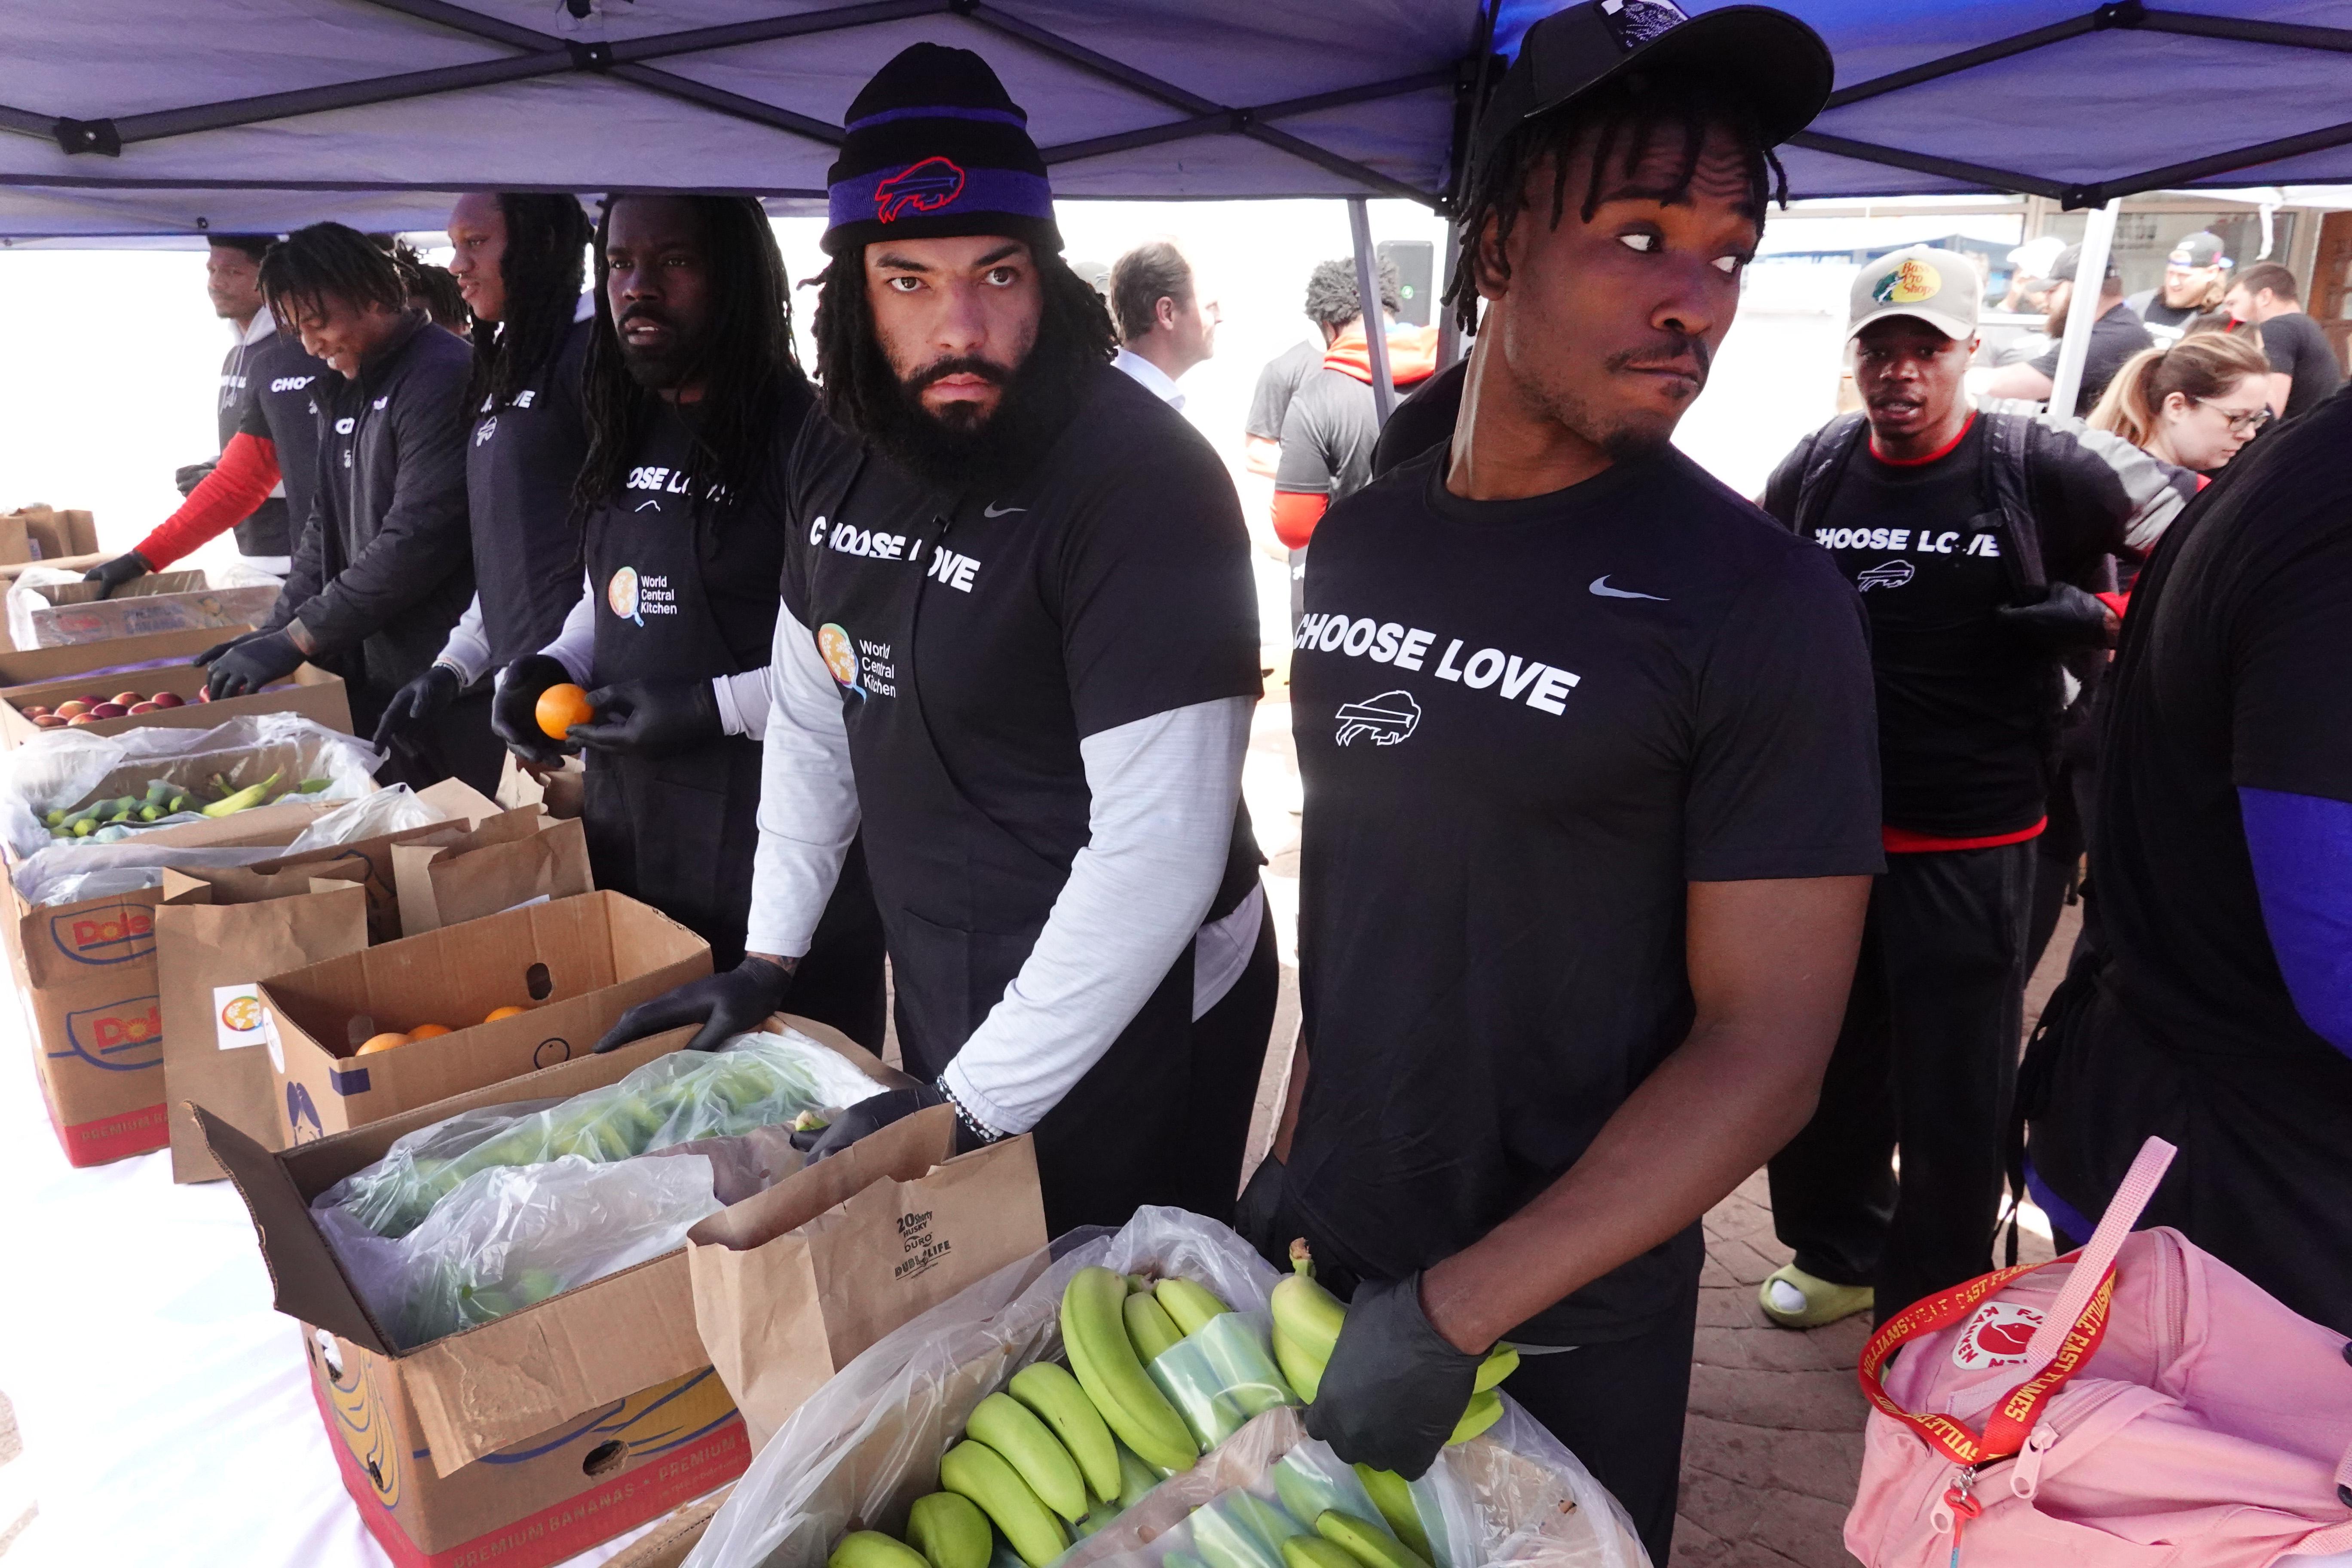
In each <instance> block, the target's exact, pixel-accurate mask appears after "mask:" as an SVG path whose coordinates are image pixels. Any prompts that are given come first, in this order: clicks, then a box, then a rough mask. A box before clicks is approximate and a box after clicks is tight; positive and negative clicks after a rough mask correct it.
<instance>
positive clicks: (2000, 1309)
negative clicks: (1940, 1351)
mask: <svg viewBox="0 0 2352 1568" xmlns="http://www.w3.org/2000/svg"><path fill="white" fill-rule="evenodd" d="M2041 1326H2042V1314H2041V1313H2040V1312H2038V1311H2035V1310H2033V1309H2032V1308H2031V1307H2024V1306H2020V1305H2018V1304H2017V1303H2015V1302H2013V1301H1988V1302H1986V1303H1985V1304H1984V1305H1983V1306H1982V1307H1979V1309H1977V1315H1976V1316H1975V1317H1973V1318H1970V1319H1969V1321H1967V1322H1965V1323H1963V1324H1961V1325H1960V1331H1959V1333H1958V1335H1956V1336H1955V1337H1954V1338H1953V1340H1952V1364H1953V1365H1954V1366H1956V1367H1958V1368H1959V1369H1960V1370H1961V1371H1962V1372H1982V1371H1984V1370H1985V1369H1986V1368H1987V1367H1995V1366H2019V1365H2022V1364H2023V1363H2024V1361H2025V1350H2026V1347H2027V1346H2028V1345H2030V1344H2032V1342H2033V1331H2034V1330H2036V1329H2038V1328H2040V1327H2041Z"/></svg>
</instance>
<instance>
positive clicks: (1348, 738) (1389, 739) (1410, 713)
mask: <svg viewBox="0 0 2352 1568" xmlns="http://www.w3.org/2000/svg"><path fill="white" fill-rule="evenodd" d="M1335 716H1336V717H1337V718H1338V719H1339V734H1338V735H1337V736H1335V737H1334V739H1336V740H1337V741H1338V742H1339V744H1341V745H1343V746H1346V745H1351V744H1353V743H1354V742H1356V741H1357V740H1358V739H1359V738H1360V737H1362V736H1366V735H1369V736H1370V737H1371V740H1372V744H1373V745H1375V746H1393V745H1395V744H1396V743H1397V742H1399V741H1402V740H1404V739H1406V738H1407V737H1409V736H1410V735H1411V734H1412V732H1413V731H1415V730H1417V729H1419V728H1420V727H1421V704H1420V703H1418V702H1415V701H1414V700H1412V692H1410V691H1383V692H1381V694H1380V695H1379V696H1378V697H1368V698H1366V699H1364V700H1363V701H1361V702H1343V703H1341V704H1340V705H1339V713H1338V714H1337V715H1335Z"/></svg>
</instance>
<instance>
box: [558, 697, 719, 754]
mask: <svg viewBox="0 0 2352 1568" xmlns="http://www.w3.org/2000/svg"><path fill="white" fill-rule="evenodd" d="M588 706H589V707H591V708H593V709H594V710H596V721H595V722H594V723H593V724H574V725H572V728H571V729H570V730H569V731H566V733H568V734H569V735H570V736H571V737H572V739H573V740H574V741H577V742H580V744H582V745H583V746H585V747H587V748H588V749H589V750H590V751H592V752H618V753H619V754H621V755H622V756H625V757H663V756H667V755H669V754H670V753H671V752H685V751H690V750H692V749H693V748H694V747H696V746H707V745H709V743H710V742H713V741H716V740H718V739H719V737H720V736H721V735H723V734H725V733H726V731H725V729H724V728H722V727H721V725H720V724H719V694H718V693H717V692H716V691H713V690H712V689H710V682H709V681H708V680H624V681H622V682H620V683H619V684H618V685H615V686H600V687H598V688H597V689H595V690H593V691H592V692H590V693H589V694H588Z"/></svg>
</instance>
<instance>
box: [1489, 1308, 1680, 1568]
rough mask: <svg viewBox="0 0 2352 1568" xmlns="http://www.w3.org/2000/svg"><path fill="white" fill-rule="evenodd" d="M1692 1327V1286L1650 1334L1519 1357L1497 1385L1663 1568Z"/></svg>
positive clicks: (1670, 1541)
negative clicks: (1564, 1450) (1608, 1497)
mask: <svg viewBox="0 0 2352 1568" xmlns="http://www.w3.org/2000/svg"><path fill="white" fill-rule="evenodd" d="M1697 1328H1698V1292H1697V1291H1696V1290H1693V1291H1691V1292H1690V1293H1689V1294H1688V1295H1687V1296H1685V1298H1684V1299H1683V1302H1682V1306H1681V1309H1680V1310H1678V1311H1677V1312H1676V1313H1675V1316H1674V1317H1672V1318H1670V1319H1668V1320H1666V1321H1664V1322H1663V1323H1662V1324H1660V1325H1659V1326H1658V1327H1656V1328H1654V1329H1652V1330H1650V1331H1648V1332H1647V1333H1644V1334H1639V1335H1636V1336H1635V1337H1634V1338H1633V1339H1630V1340H1616V1341H1612V1342H1610V1343H1607V1344H1598V1345H1583V1346H1580V1347H1579V1348H1578V1349H1576V1350H1572V1351H1566V1352H1558V1353H1554V1354H1546V1355H1528V1356H1522V1357H1521V1358H1520V1361H1519V1369H1518V1371H1517V1372H1515V1373H1511V1375H1510V1376H1509V1377H1507V1378H1506V1379H1504V1381H1503V1388H1504V1391H1505V1392H1506V1393H1507V1394H1510V1395H1511V1396H1512V1397H1513V1398H1514V1399H1517V1401H1518V1402H1519V1403H1520V1404H1521V1405H1526V1406H1527V1408H1528V1415H1532V1416H1534V1417H1535V1418H1536V1419H1537V1420H1538V1421H1540V1422H1542V1423H1543V1424H1544V1426H1545V1427H1546V1428H1548V1429H1549V1431H1550V1433H1551V1435H1552V1436H1555V1437H1557V1438H1559V1440H1560V1441H1561V1442H1562V1443H1565V1444H1566V1445H1567V1446H1568V1448H1569V1451H1570V1452H1571V1453H1573V1454H1574V1455H1575V1456H1576V1457H1577V1458H1580V1459H1581V1460H1583V1461H1584V1468H1586V1469H1588V1470H1591V1472H1592V1475H1593V1479H1595V1480H1598V1481H1599V1482H1600V1483H1601V1485H1602V1486H1604V1487H1607V1488H1608V1489H1610V1491H1611V1492H1612V1493H1613V1494H1615V1496H1616V1499H1617V1500H1618V1501H1619V1502H1621V1503H1622V1504H1624V1505H1625V1511H1626V1512H1627V1513H1629V1514H1631V1515H1632V1516H1633V1530H1634V1532H1635V1533H1636V1534H1638V1535H1640V1536H1641V1538H1642V1545H1643V1549H1644V1550H1645V1551H1647V1552H1649V1554H1650V1561H1651V1562H1652V1563H1654V1564H1656V1568H1665V1563H1666V1557H1667V1553H1668V1551H1669V1549H1670V1548H1671V1547H1672V1546H1673V1545H1674V1539H1675V1500H1676V1496H1677V1494H1678V1493H1679V1491H1680V1490H1681V1486H1682V1467H1683V1414H1684V1410H1685V1407H1686V1406H1687V1405H1689V1404H1690V1381H1691V1346H1692V1342H1693V1340H1694V1339H1695V1338H1696V1333H1697Z"/></svg>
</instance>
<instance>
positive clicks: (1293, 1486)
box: [1274, 1448, 1349, 1519]
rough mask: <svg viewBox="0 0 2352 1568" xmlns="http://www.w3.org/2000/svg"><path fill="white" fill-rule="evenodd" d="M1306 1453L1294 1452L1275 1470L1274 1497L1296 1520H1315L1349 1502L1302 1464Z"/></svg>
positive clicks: (1277, 1463)
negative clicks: (1301, 1460)
mask: <svg viewBox="0 0 2352 1568" xmlns="http://www.w3.org/2000/svg"><path fill="white" fill-rule="evenodd" d="M1301 1458H1303V1454H1302V1451H1301V1450H1299V1449H1296V1448H1294V1449H1292V1450H1291V1451H1290V1452H1289V1453H1287V1454H1285V1455H1284V1456H1283V1457H1282V1458H1279V1459H1277V1460H1276V1461H1275V1466H1274V1495H1275V1496H1276V1497H1277V1498H1279V1499H1280V1500H1282V1506H1283V1508H1284V1510H1286V1511H1287V1512H1288V1513H1289V1515H1290V1517H1291V1518H1293V1519H1313V1518H1315V1517H1316V1516H1317V1515H1318V1514H1319V1513H1321V1512H1322V1511H1323V1510H1326V1509H1328V1508H1333V1507H1336V1506H1338V1505H1339V1503H1341V1502H1343V1501H1347V1500H1349V1498H1348V1495H1347V1494H1346V1493H1344V1492H1342V1491H1340V1490H1339V1488H1338V1487H1336V1486H1334V1485H1332V1484H1331V1483H1330V1482H1329V1481H1328V1480H1327V1479H1324V1478H1323V1477H1322V1476H1321V1475H1319V1474H1318V1473H1317V1472H1315V1471H1314V1470H1310V1469H1308V1468H1306V1467H1305V1466H1304V1465H1303V1464H1301V1463H1300V1462H1299V1460H1300V1459H1301Z"/></svg>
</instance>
